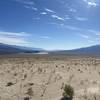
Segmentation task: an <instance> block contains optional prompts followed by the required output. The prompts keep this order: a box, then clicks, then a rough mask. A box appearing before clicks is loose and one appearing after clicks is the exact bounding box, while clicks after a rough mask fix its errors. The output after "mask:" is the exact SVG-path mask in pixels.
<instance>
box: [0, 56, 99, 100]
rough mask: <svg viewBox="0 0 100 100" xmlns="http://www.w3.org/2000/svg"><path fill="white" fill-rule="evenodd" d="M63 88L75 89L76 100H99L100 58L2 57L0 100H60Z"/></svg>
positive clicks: (0, 60)
mask: <svg viewBox="0 0 100 100" xmlns="http://www.w3.org/2000/svg"><path fill="white" fill-rule="evenodd" d="M64 84H70V85H71V86H72V87H73V88H74V90H75V95H74V100H100V58H99V57H96V56H95V57H91V56H67V55H66V56H64V55H62V56H60V55H59V56H48V55H41V56H38V55H33V56H32V55H31V56H22V57H18V56H7V57H6V56H1V57H0V100H25V98H29V100H60V99H61V97H62V93H63V89H62V87H63V86H64ZM26 100H27V99H26Z"/></svg>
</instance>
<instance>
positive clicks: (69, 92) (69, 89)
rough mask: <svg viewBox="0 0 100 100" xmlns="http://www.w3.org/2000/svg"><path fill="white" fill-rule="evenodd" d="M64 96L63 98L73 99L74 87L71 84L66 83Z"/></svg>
mask: <svg viewBox="0 0 100 100" xmlns="http://www.w3.org/2000/svg"><path fill="white" fill-rule="evenodd" d="M63 91H64V92H63V98H62V99H61V100H72V99H73V96H74V89H73V87H71V86H70V85H67V84H66V85H65V86H64V88H63Z"/></svg>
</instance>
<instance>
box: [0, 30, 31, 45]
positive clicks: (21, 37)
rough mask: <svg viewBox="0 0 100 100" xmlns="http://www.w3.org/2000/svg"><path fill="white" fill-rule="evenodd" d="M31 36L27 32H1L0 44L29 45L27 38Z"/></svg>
mask: <svg viewBox="0 0 100 100" xmlns="http://www.w3.org/2000/svg"><path fill="white" fill-rule="evenodd" d="M27 36H29V35H28V34H27V33H26V32H19V33H15V32H4V31H3V32H2V31H1V32H0V42H1V43H5V44H11V45H22V44H27V43H28V41H26V39H25V38H26V37H27Z"/></svg>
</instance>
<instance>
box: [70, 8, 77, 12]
mask: <svg viewBox="0 0 100 100" xmlns="http://www.w3.org/2000/svg"><path fill="white" fill-rule="evenodd" d="M69 11H70V12H74V13H76V12H77V10H76V9H74V8H69Z"/></svg>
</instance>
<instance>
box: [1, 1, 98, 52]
mask: <svg viewBox="0 0 100 100" xmlns="http://www.w3.org/2000/svg"><path fill="white" fill-rule="evenodd" d="M0 43H5V44H10V45H18V46H28V47H36V48H43V49H46V50H62V49H64V50H69V49H75V48H81V47H87V46H91V45H97V44H100V0H0Z"/></svg>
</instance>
